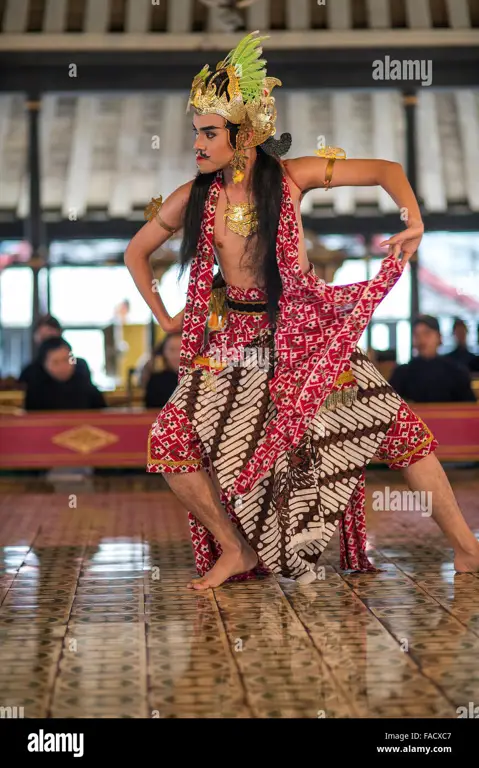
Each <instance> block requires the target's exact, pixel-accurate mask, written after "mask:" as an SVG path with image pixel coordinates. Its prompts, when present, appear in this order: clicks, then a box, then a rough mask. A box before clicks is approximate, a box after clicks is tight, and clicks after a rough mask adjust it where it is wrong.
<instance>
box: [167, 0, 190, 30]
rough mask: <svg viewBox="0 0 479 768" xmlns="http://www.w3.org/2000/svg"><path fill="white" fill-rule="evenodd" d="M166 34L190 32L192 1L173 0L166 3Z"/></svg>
mask: <svg viewBox="0 0 479 768" xmlns="http://www.w3.org/2000/svg"><path fill="white" fill-rule="evenodd" d="M167 10H168V21H167V29H168V32H169V33H170V32H173V34H180V33H182V32H191V30H192V27H193V0H175V2H174V3H168V7H167Z"/></svg>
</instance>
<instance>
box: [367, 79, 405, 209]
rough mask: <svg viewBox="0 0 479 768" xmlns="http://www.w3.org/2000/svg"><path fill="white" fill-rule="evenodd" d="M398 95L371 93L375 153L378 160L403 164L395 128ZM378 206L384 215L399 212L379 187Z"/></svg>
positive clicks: (380, 92) (383, 92)
mask: <svg viewBox="0 0 479 768" xmlns="http://www.w3.org/2000/svg"><path fill="white" fill-rule="evenodd" d="M397 98H398V96H397V94H396V93H394V92H393V91H386V90H385V91H383V90H377V91H373V92H372V93H371V107H372V120H373V151H374V157H375V158H377V159H378V160H390V161H392V162H397V163H399V162H401V159H402V158H401V156H400V152H399V147H398V144H397V134H396V133H395V131H394V130H393V126H394V125H396V124H397ZM377 191H378V195H377V200H378V206H379V210H380V211H382V212H383V213H394V212H397V214H398V216H399V211H398V207H397V205H396V203H395V202H394V200H393V199H392V197H391V196H390V195H389V194H388V193H387V192H386V190H385V189H383V188H382V187H378V190H377Z"/></svg>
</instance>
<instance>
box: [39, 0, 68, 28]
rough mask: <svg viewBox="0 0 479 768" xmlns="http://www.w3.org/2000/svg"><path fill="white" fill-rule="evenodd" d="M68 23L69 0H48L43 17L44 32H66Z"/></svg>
mask: <svg viewBox="0 0 479 768" xmlns="http://www.w3.org/2000/svg"><path fill="white" fill-rule="evenodd" d="M66 23H67V0H47V5H46V8H45V16H44V18H43V31H44V32H56V33H58V32H65V28H66Z"/></svg>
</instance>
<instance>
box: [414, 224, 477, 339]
mask: <svg viewBox="0 0 479 768" xmlns="http://www.w3.org/2000/svg"><path fill="white" fill-rule="evenodd" d="M419 300H420V307H421V312H423V313H425V314H429V315H433V316H435V317H437V318H438V320H439V324H440V326H441V331H442V333H443V346H442V347H441V350H440V351H441V352H447V351H450V350H451V349H452V348H453V347H454V346H455V341H454V339H453V336H452V322H453V319H454V318H455V317H460V318H461V319H462V320H464V322H465V323H466V325H467V326H468V328H469V336H468V345H469V348H470V349H471V351H473V352H476V353H477V352H478V351H479V345H478V339H477V325H478V322H479V234H477V233H469V232H465V233H464V232H429V233H426V234H425V235H424V237H423V239H422V242H421V246H420V259H419Z"/></svg>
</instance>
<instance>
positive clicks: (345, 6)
mask: <svg viewBox="0 0 479 768" xmlns="http://www.w3.org/2000/svg"><path fill="white" fill-rule="evenodd" d="M326 17H327V20H328V27H329V28H330V29H351V28H352V26H353V13H352V8H351V0H334V2H333V3H332V2H328V3H326Z"/></svg>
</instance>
